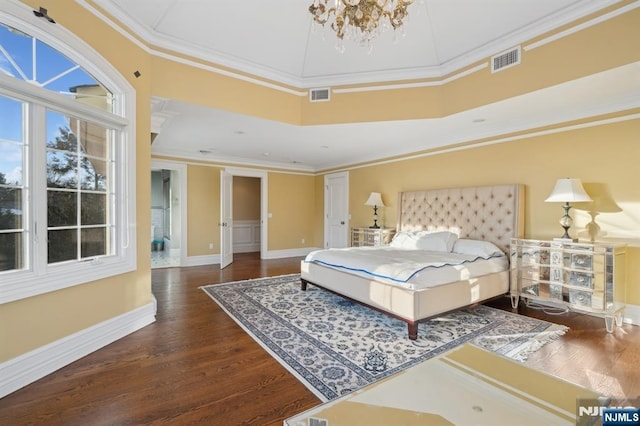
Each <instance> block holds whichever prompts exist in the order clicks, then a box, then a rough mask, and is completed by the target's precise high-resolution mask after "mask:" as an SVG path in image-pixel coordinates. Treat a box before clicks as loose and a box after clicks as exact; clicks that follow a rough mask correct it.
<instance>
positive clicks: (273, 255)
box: [262, 247, 320, 259]
mask: <svg viewBox="0 0 640 426" xmlns="http://www.w3.org/2000/svg"><path fill="white" fill-rule="evenodd" d="M314 250H320V248H319V247H302V248H295V249H286V250H269V251H268V252H267V253H266V254H265V255H264V256H263V257H262V258H263V259H281V258H283V257H304V256H306V255H308V254H309V253H311V252H312V251H314Z"/></svg>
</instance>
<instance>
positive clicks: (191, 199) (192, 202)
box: [187, 165, 221, 256]
mask: <svg viewBox="0 0 640 426" xmlns="http://www.w3.org/2000/svg"><path fill="white" fill-rule="evenodd" d="M220 171H221V169H220V168H218V167H210V166H198V165H189V166H188V167H187V182H188V188H187V241H188V249H187V256H203V255H211V254H215V253H220V227H219V226H218V224H219V223H220ZM210 243H213V249H209V244H210Z"/></svg>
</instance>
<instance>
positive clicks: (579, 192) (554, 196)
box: [545, 178, 592, 203]
mask: <svg viewBox="0 0 640 426" xmlns="http://www.w3.org/2000/svg"><path fill="white" fill-rule="evenodd" d="M545 201H546V202H547V203H568V202H583V201H592V200H591V197H589V194H587V192H586V191H585V190H584V187H583V186H582V182H580V179H574V178H566V179H558V181H557V182H556V186H555V187H554V188H553V191H551V195H549V198H547V199H546V200H545Z"/></svg>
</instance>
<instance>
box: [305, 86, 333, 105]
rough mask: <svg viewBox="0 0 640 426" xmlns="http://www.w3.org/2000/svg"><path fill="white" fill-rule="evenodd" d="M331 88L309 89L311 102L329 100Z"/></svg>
mask: <svg viewBox="0 0 640 426" xmlns="http://www.w3.org/2000/svg"><path fill="white" fill-rule="evenodd" d="M330 93H331V92H330V90H329V89H328V88H326V89H311V90H310V91H309V102H329V101H330V100H331V97H330Z"/></svg>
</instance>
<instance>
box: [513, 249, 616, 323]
mask: <svg viewBox="0 0 640 426" xmlns="http://www.w3.org/2000/svg"><path fill="white" fill-rule="evenodd" d="M625 259H626V245H624V244H606V243H583V242H569V241H563V240H548V241H545V240H530V239H517V238H514V239H512V240H511V304H512V306H513V307H514V308H516V307H517V306H518V303H519V301H520V299H523V302H524V303H525V304H529V303H530V302H532V301H535V302H537V303H539V304H542V305H549V306H556V307H566V308H568V309H570V310H572V311H576V312H582V313H586V314H591V315H597V316H600V317H603V318H604V319H605V325H606V328H607V331H608V332H610V333H611V332H612V331H613V327H614V320H615V323H616V324H617V325H618V326H620V325H621V324H622V320H623V315H624V308H625V285H626V283H625V278H626V277H625V275H626V268H625Z"/></svg>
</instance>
